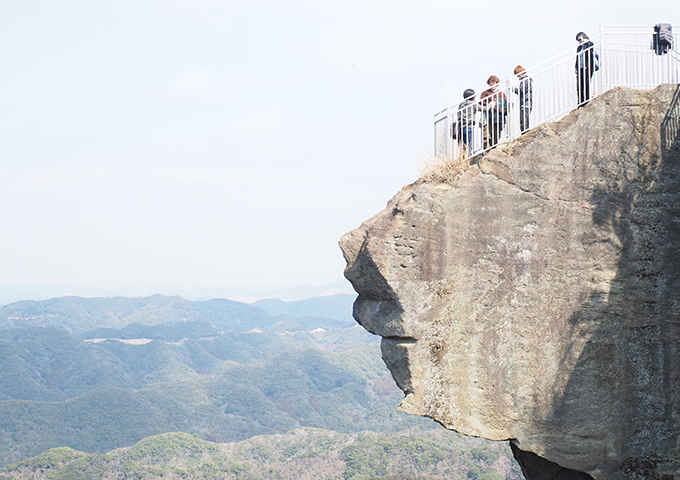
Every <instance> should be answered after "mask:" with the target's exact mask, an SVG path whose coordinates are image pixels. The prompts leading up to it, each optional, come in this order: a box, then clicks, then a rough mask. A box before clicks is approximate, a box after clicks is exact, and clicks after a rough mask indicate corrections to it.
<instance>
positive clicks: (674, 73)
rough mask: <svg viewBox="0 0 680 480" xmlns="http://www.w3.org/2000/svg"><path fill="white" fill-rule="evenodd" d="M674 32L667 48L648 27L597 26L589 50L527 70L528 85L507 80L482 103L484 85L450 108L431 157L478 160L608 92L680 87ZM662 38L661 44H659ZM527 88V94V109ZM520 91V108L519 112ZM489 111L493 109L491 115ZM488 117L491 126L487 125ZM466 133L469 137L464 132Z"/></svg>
mask: <svg viewBox="0 0 680 480" xmlns="http://www.w3.org/2000/svg"><path fill="white" fill-rule="evenodd" d="M672 28H673V33H672V36H671V38H672V42H671V45H670V46H669V45H668V40H670V39H671V38H668V35H666V36H665V38H664V35H663V34H661V35H659V33H657V30H656V29H655V26H654V25H651V26H650V25H647V26H637V25H635V26H630V25H626V26H620V25H617V26H615V25H603V26H601V27H600V33H599V34H598V35H597V36H595V37H594V38H591V39H590V42H592V46H589V47H588V48H586V49H583V50H582V51H581V52H579V53H577V51H576V46H574V47H573V48H571V49H569V51H566V52H563V53H561V54H559V55H556V56H554V57H552V58H550V59H549V60H546V61H545V62H543V63H541V64H539V65H536V66H534V67H532V68H527V69H526V73H527V75H528V78H530V79H531V83H530V84H527V83H525V84H524V85H520V83H521V82H522V80H520V79H519V78H518V77H516V76H512V77H508V78H507V79H506V80H504V81H501V82H500V83H499V84H498V86H497V89H496V91H494V93H493V94H492V95H489V96H487V97H486V98H485V99H481V98H480V95H481V94H482V93H483V92H484V91H485V90H488V89H489V86H485V87H483V88H481V89H479V90H477V89H476V90H475V91H476V95H475V96H474V101H473V102H468V103H467V104H465V105H462V106H461V104H463V103H465V102H461V103H458V104H455V105H452V106H450V107H448V108H446V109H444V110H442V111H441V112H439V113H437V114H436V115H435V116H434V155H435V157H439V158H446V157H449V158H458V157H459V156H461V155H464V156H465V155H467V156H474V155H478V154H480V153H483V152H485V151H487V150H489V149H491V148H494V147H495V146H496V145H500V144H503V143H506V142H509V141H512V140H515V139H516V138H517V137H519V136H520V135H521V134H523V133H526V131H528V130H530V129H531V128H535V127H537V126H539V125H542V124H544V123H547V122H552V121H555V120H559V119H560V118H562V117H564V116H565V115H567V114H568V113H569V112H571V111H573V110H574V109H576V108H578V107H580V106H582V105H584V104H585V103H587V102H588V101H589V100H590V99H592V98H595V97H597V96H598V95H601V94H602V93H604V92H606V91H608V90H610V89H612V88H616V87H627V88H632V89H640V90H649V89H653V88H655V87H657V86H659V85H661V84H678V83H680V54H679V53H678V40H680V33H677V32H678V30H679V29H678V28H677V27H675V26H673V27H672ZM662 39H663V40H665V43H664V42H661V43H660V41H661V40H662ZM579 78H580V79H581V80H579ZM525 82H526V80H525ZM579 82H581V84H580V85H579ZM586 83H587V85H586ZM527 85H530V88H531V91H530V107H529V106H527V101H526V98H527V94H528V93H529V92H528V91H527V88H528V87H527ZM522 89H524V98H525V101H524V104H523V105H520V96H521V95H520V93H522V91H521V90H522ZM461 93H462V92H461ZM586 94H587V95H586ZM494 102H495V103H494ZM492 105H496V106H498V107H499V110H497V111H496V112H494V111H493V110H492ZM521 111H522V112H521ZM520 113H523V114H524V115H525V122H526V121H527V119H528V125H529V128H526V124H525V131H521V128H520ZM492 115H495V116H496V117H495V118H496V122H493V121H492V122H488V121H487V119H490V118H492ZM527 116H528V117H527ZM466 128H469V130H468V131H464V130H465V129H466ZM454 136H455V138H454ZM490 137H495V138H493V139H490Z"/></svg>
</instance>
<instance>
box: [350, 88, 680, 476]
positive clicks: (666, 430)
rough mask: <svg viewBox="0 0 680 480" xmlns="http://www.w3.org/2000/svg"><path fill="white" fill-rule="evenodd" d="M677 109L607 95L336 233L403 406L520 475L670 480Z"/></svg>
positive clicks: (658, 100)
mask: <svg viewBox="0 0 680 480" xmlns="http://www.w3.org/2000/svg"><path fill="white" fill-rule="evenodd" d="M679 97H680V90H679V87H678V86H677V85H663V86H661V87H658V88H657V89H655V90H653V91H635V90H627V89H615V90H611V91H609V92H608V93H606V94H604V95H602V96H600V97H599V98H597V99H595V100H593V101H591V102H590V103H589V104H588V105H587V106H586V107H584V108H582V109H580V110H576V111H574V112H572V113H571V114H570V115H568V116H567V117H565V118H564V119H562V120H561V121H559V122H556V123H553V124H548V125H544V126H541V127H538V128H536V129H534V130H532V131H530V132H529V133H528V134H526V135H524V136H522V137H520V138H519V139H518V140H517V141H515V142H513V143H510V144H507V145H504V146H501V147H499V148H496V149H494V150H492V151H490V152H488V153H487V154H486V155H484V156H483V157H481V158H480V159H477V161H476V163H475V162H473V163H475V164H473V165H472V166H471V167H470V168H469V169H468V170H467V171H466V172H465V173H464V174H462V175H461V176H460V177H459V178H457V179H456V180H455V181H453V182H452V183H451V184H432V183H424V182H422V181H419V182H416V183H414V184H412V185H409V186H407V187H404V189H402V191H401V192H399V193H398V194H397V195H396V196H395V197H394V198H392V200H390V202H389V203H388V205H387V208H386V209H385V210H384V211H382V212H381V213H379V214H378V215H376V216H375V217H373V218H371V219H369V220H367V221H366V222H364V223H363V224H362V225H361V227H359V228H358V229H356V230H354V231H352V232H349V233H347V234H345V235H344V236H343V238H342V239H341V241H340V244H341V248H342V250H343V253H344V255H345V260H346V261H347V268H346V270H345V276H346V277H347V278H348V279H349V280H350V282H352V284H353V285H354V288H355V289H356V291H357V292H358V293H359V297H358V299H357V300H356V302H355V305H354V316H355V318H356V320H357V321H358V322H359V323H360V324H361V325H363V326H364V327H365V328H366V329H367V330H369V331H370V332H372V333H375V334H377V335H380V336H382V337H383V339H382V352H383V359H384V360H385V363H386V364H387V366H388V367H389V368H390V370H391V372H392V374H393V376H394V378H395V380H396V381H397V383H398V385H399V386H400V387H401V389H402V390H403V391H404V392H405V394H406V396H405V398H404V401H403V402H402V404H401V406H400V409H401V410H403V411H405V412H409V413H412V414H417V415H425V416H429V417H432V418H434V419H435V420H437V421H438V422H440V423H442V424H443V425H444V426H446V427H447V428H449V429H453V430H456V431H458V432H461V433H464V434H467V435H472V436H478V437H484V438H488V439H492V440H510V441H511V444H512V446H513V450H514V451H515V456H516V458H518V460H519V461H520V464H521V465H522V467H523V469H524V471H525V475H526V476H527V478H528V479H529V480H533V479H548V478H588V475H590V476H592V477H594V478H596V479H610V478H611V479H618V478H622V479H623V478H663V479H669V480H670V479H672V478H675V479H678V478H680V137H679V130H680V101H679ZM582 472H583V473H582ZM584 473H585V474H587V475H584Z"/></svg>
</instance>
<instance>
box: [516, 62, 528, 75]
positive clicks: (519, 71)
mask: <svg viewBox="0 0 680 480" xmlns="http://www.w3.org/2000/svg"><path fill="white" fill-rule="evenodd" d="M526 72H527V71H526V70H525V69H524V67H523V66H522V65H517V66H516V67H515V69H514V70H513V73H514V74H515V75H517V76H518V77H521V76H522V75H524V74H525V73H526Z"/></svg>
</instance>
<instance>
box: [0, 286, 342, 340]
mask: <svg viewBox="0 0 680 480" xmlns="http://www.w3.org/2000/svg"><path fill="white" fill-rule="evenodd" d="M352 301H353V296H352V295H346V294H341V295H333V296H329V297H319V299H309V300H300V301H296V302H282V301H281V300H275V301H271V302H270V301H265V302H264V304H263V305H264V306H265V307H266V309H267V310H270V311H271V313H267V311H266V310H265V309H263V308H260V307H258V306H253V305H248V304H245V303H240V302H234V301H231V300H225V299H220V298H215V299H212V300H206V301H202V302H194V301H190V300H185V299H183V298H182V297H165V296H163V295H153V296H150V297H139V298H129V297H109V298H81V297H74V296H69V297H60V298H53V299H50V300H43V301H40V302H37V301H33V300H23V301H20V302H16V303H11V304H9V305H4V306H0V328H5V329H7V328H17V327H28V326H53V327H59V328H63V329H65V330H68V331H71V332H75V333H82V332H85V331H87V330H92V329H96V328H102V327H104V328H122V327H124V326H126V325H128V324H131V323H135V324H141V325H158V324H169V323H178V322H186V321H204V322H208V323H210V324H211V325H213V326H214V327H215V328H218V329H220V330H228V331H241V330H247V329H252V328H260V329H270V330H271V329H282V328H284V329H285V328H287V329H289V330H291V329H292V330H295V329H298V328H310V327H315V326H317V327H339V326H343V325H344V326H347V325H348V324H351V323H353V322H352V319H351V303H352ZM347 308H349V310H346V309H347Z"/></svg>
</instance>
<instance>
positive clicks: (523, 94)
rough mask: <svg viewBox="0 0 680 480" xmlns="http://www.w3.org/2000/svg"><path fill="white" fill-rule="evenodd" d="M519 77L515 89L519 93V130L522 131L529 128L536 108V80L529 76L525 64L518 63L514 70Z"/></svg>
mask: <svg viewBox="0 0 680 480" xmlns="http://www.w3.org/2000/svg"><path fill="white" fill-rule="evenodd" d="M513 73H514V74H515V75H517V78H518V79H519V85H518V86H517V87H515V89H514V91H515V93H516V94H517V95H519V130H520V132H521V133H524V132H526V131H527V130H529V128H530V127H529V114H530V113H531V110H532V109H533V108H534V81H533V80H532V79H531V78H529V75H527V71H526V70H525V69H524V67H523V66H521V65H517V66H516V67H515V70H514V72H513Z"/></svg>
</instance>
